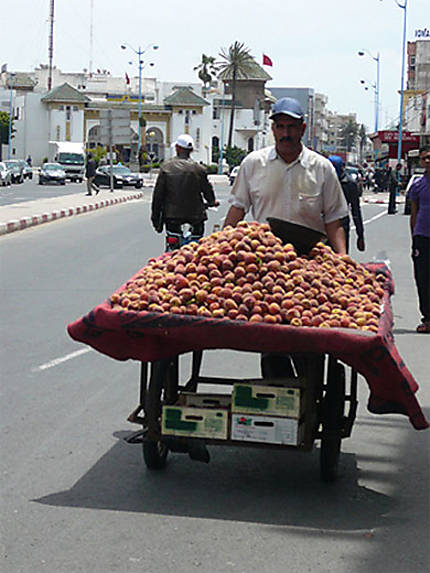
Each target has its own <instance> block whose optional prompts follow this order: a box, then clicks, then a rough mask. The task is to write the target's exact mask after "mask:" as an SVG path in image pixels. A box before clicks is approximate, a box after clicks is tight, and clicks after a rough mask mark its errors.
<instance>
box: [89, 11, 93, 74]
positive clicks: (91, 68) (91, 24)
mask: <svg viewBox="0 0 430 573" xmlns="http://www.w3.org/2000/svg"><path fill="white" fill-rule="evenodd" d="M90 12H91V21H90V66H89V70H90V78H92V77H93V27H94V26H93V21H94V0H91V9H90Z"/></svg>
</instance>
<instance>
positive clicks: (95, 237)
mask: <svg viewBox="0 0 430 573" xmlns="http://www.w3.org/2000/svg"><path fill="white" fill-rule="evenodd" d="M68 186H69V185H68ZM68 186H66V189H67V187H68ZM70 187H71V188H72V189H73V190H74V192H76V187H77V186H76V185H70ZM42 189H44V188H42ZM217 191H218V196H219V198H220V199H221V200H223V201H224V202H223V204H222V206H221V207H220V209H219V211H218V213H213V212H211V213H210V214H209V217H210V220H209V223H208V230H211V228H212V226H213V224H214V223H215V222H217V221H218V220H219V218H220V217H221V216H222V215H223V214H224V212H225V209H226V205H225V198H226V195H227V193H228V191H229V188H227V187H222V188H218V189H217ZM148 208H149V199H148V200H146V201H145V200H144V201H140V202H139V203H135V202H132V203H125V204H121V205H118V206H117V207H112V208H109V209H105V210H103V211H98V212H93V213H89V214H86V215H84V216H80V217H72V218H69V219H63V220H61V221H58V222H54V223H51V224H49V225H41V226H40V227H34V228H30V229H27V230H25V231H22V232H19V233H13V234H12V235H6V236H3V237H1V238H0V245H1V246H0V248H1V253H2V254H1V269H0V270H1V276H2V278H1V296H2V307H3V313H2V322H1V327H0V328H1V341H2V351H1V364H2V366H1V379H2V384H1V389H2V402H1V421H0V424H1V426H0V427H1V435H2V440H1V464H2V466H1V476H2V487H1V491H2V508H1V515H2V517H1V525H2V537H3V544H4V565H3V570H4V571H5V572H7V573H23V572H27V571H31V572H32V573H39V572H48V573H54V572H55V573H75V572H81V571H82V572H88V571H92V572H94V573H102V572H103V573H114V572H115V573H116V572H119V573H126V572H127V573H134V572H142V571H145V572H148V573H166V572H170V571H172V572H173V571H174V572H175V573H185V572H186V573H190V572H192V571H203V570H205V571H208V572H210V573H224V572H236V573H237V572H240V573H245V572H246V573H257V572H259V573H278V572H280V571H285V570H288V571H294V572H295V573H307V572H318V573H375V571H378V573H426V572H427V571H428V566H429V553H428V534H427V532H428V527H429V507H428V505H429V504H428V502H429V497H428V483H429V458H428V452H429V448H428V442H429V435H430V433H429V431H424V432H417V431H416V430H414V429H413V428H412V427H411V425H410V424H409V421H408V420H407V419H406V418H405V417H403V416H394V415H389V416H375V415H371V414H369V413H368V412H367V410H366V401H367V397H368V389H367V385H366V383H365V381H364V380H360V383H359V400H360V405H359V411H358V416H357V420H356V423H355V425H354V429H353V434H352V437H351V438H350V439H348V440H345V441H344V443H343V446H342V451H343V453H342V456H341V464H340V465H341V478H340V480H339V481H338V482H337V483H336V484H334V485H326V484H322V483H320V481H319V475H318V471H319V470H318V449H317V448H316V449H315V451H314V452H312V453H299V452H297V453H294V452H290V451H289V452H285V453H279V452H271V451H269V450H263V449H262V450H258V449H247V448H241V449H233V448H212V449H211V455H212V461H211V462H210V464H208V465H206V464H201V463H199V462H193V461H191V460H190V459H189V458H188V457H187V456H185V455H181V454H174V455H172V456H171V458H170V463H169V465H168V468H167V469H166V471H164V472H161V473H151V472H149V471H148V470H146V469H145V467H144V465H143V463H142V459H141V451H140V446H138V445H129V444H127V443H126V442H125V441H124V440H123V438H124V436H126V435H128V434H129V433H130V432H131V431H133V430H135V429H137V427H136V426H133V425H131V424H130V423H128V422H127V421H126V418H127V416H128V414H129V413H130V412H131V410H132V409H133V408H134V407H135V406H136V405H137V401H138V378H139V365H138V364H137V363H135V362H124V363H121V362H117V361H115V360H112V359H110V358H107V357H106V356H103V355H101V354H99V353H97V352H95V351H92V350H89V349H88V348H87V347H85V346H84V345H81V344H77V343H75V342H73V341H72V340H71V339H70V338H69V337H68V335H67V333H66V326H67V324H68V323H69V322H71V321H73V320H75V319H76V318H78V317H80V316H82V315H83V314H84V313H86V312H87V311H88V310H90V309H91V308H92V307H93V306H95V305H96V304H98V303H100V302H101V301H102V300H104V298H106V297H107V296H108V295H110V294H111V293H112V291H113V290H114V289H116V288H117V287H118V286H119V285H121V284H122V283H123V282H125V280H127V279H128V278H129V277H130V276H131V275H132V274H134V273H135V272H136V271H137V270H138V269H139V268H141V267H142V266H143V265H144V264H145V262H146V261H147V259H148V258H150V257H151V256H154V255H157V254H158V253H160V252H161V251H162V246H163V240H162V237H161V236H160V235H156V234H155V233H154V232H153V231H152V229H151V227H150V225H149V224H148ZM363 210H364V218H365V220H366V221H368V223H367V224H366V235H367V243H368V248H367V251H366V252H365V253H364V254H360V255H359V256H357V258H358V259H359V260H362V261H369V260H372V259H378V260H380V259H390V261H391V266H392V270H393V274H394V279H395V283H396V294H395V296H394V297H393V307H394V313H395V336H396V344H397V347H398V349H399V351H400V354H401V355H402V357H403V358H404V360H405V361H406V363H407V365H408V366H409V367H410V369H411V371H412V372H413V374H414V376H415V377H416V379H417V380H418V381H419V383H420V386H421V387H420V390H419V394H418V397H419V401H420V403H421V405H422V406H423V407H424V408H425V411H426V415H427V417H430V388H429V384H428V381H429V380H428V372H429V366H430V362H429V354H428V338H426V337H425V335H421V336H420V335H416V334H415V333H414V329H415V326H416V324H417V322H418V312H417V303H416V295H415V289H414V284H413V280H412V267H411V264H410V260H409V237H408V220H407V218H406V217H405V216H403V215H401V214H398V215H395V216H391V217H388V216H387V215H386V214H385V213H386V206H383V205H367V206H364V209H363ZM353 255H356V253H355V252H354V251H353ZM203 372H204V373H205V374H211V375H223V374H224V375H227V376H232V377H235V376H245V377H247V376H248V377H250V376H255V375H258V358H257V357H256V356H255V355H250V354H247V353H238V352H236V353H235V352H230V351H222V350H220V351H211V352H207V353H206V355H205V360H204V367H203Z"/></svg>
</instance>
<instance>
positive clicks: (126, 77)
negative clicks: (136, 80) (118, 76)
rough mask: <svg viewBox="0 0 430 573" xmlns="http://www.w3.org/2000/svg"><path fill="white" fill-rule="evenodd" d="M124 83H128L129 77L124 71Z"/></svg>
mask: <svg viewBox="0 0 430 573" xmlns="http://www.w3.org/2000/svg"><path fill="white" fill-rule="evenodd" d="M125 83H126V84H127V85H128V84H129V83H130V78H129V77H128V73H127V72H125Z"/></svg>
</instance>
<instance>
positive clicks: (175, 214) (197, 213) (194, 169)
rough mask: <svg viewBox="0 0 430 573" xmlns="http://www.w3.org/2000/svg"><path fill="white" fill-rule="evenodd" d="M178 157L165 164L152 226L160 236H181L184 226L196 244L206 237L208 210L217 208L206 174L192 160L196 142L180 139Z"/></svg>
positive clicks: (156, 191)
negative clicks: (165, 233) (168, 234)
mask: <svg viewBox="0 0 430 573" xmlns="http://www.w3.org/2000/svg"><path fill="white" fill-rule="evenodd" d="M174 147H175V150H176V157H173V158H172V159H170V160H169V161H166V162H164V163H163V165H162V166H161V167H160V172H159V174H158V177H157V180H156V182H155V187H154V192H153V195H152V205H151V222H152V225H153V227H154V229H155V230H156V231H157V233H161V232H162V231H163V227H164V225H165V227H166V231H167V232H170V233H178V234H179V233H181V226H182V225H183V224H184V223H188V224H190V225H191V235H192V237H193V239H195V240H197V239H199V238H200V237H202V236H203V234H204V227H205V221H206V219H207V214H206V206H205V202H206V204H207V206H209V207H212V206H218V205H219V202H218V201H217V200H216V198H215V193H214V190H213V187H212V185H211V183H210V182H209V180H208V177H207V173H206V170H205V168H204V167H202V166H201V165H200V164H199V163H197V162H196V161H193V160H192V159H191V157H190V155H191V153H192V151H193V149H194V141H193V138H192V137H191V136H190V135H188V134H183V135H180V136H179V137H178V138H177V140H176V141H175V144H174Z"/></svg>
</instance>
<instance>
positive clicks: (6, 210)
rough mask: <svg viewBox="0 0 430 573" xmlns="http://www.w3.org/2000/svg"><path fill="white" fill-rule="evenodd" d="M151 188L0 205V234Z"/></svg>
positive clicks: (135, 196) (137, 195) (132, 197)
mask: <svg viewBox="0 0 430 573" xmlns="http://www.w3.org/2000/svg"><path fill="white" fill-rule="evenodd" d="M150 193H151V191H149V190H148V191H145V190H142V191H141V190H139V191H128V192H127V191H123V190H119V191H118V190H115V191H114V192H113V193H111V192H110V191H109V190H108V189H107V190H105V189H103V190H101V191H100V193H99V194H98V195H91V196H89V195H88V196H87V195H85V193H83V192H81V193H76V194H73V195H62V196H60V197H49V198H41V199H35V200H34V201H23V202H21V203H13V204H11V205H3V206H2V207H0V235H5V234H7V233H12V232H14V231H21V230H23V229H26V228H28V227H33V226H35V225H40V224H42V223H49V222H50V221H56V220H57V219H62V218H64V217H71V216H73V215H81V214H82V213H88V212H90V211H95V210H97V209H102V208H103V207H109V206H111V205H118V204H120V203H125V202H126V201H132V200H135V199H142V198H143V197H144V195H145V196H146V195H148V196H150Z"/></svg>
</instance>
